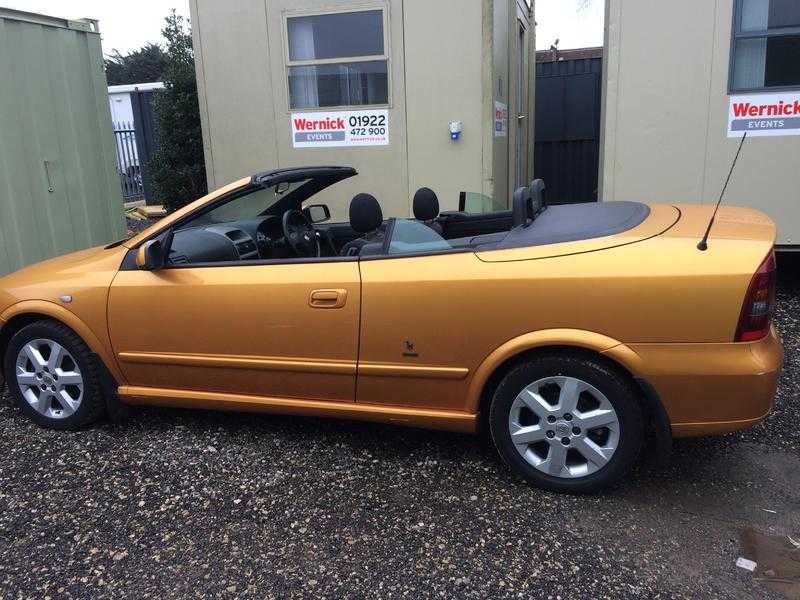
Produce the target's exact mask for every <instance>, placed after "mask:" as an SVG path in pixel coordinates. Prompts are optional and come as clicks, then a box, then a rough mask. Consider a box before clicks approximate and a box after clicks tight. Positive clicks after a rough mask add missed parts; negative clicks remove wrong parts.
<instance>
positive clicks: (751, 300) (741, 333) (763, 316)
mask: <svg viewBox="0 0 800 600" xmlns="http://www.w3.org/2000/svg"><path fill="white" fill-rule="evenodd" d="M776 281H777V268H776V263H775V252H774V251H773V252H770V254H769V256H768V257H767V258H766V259H765V260H764V262H763V263H761V266H760V267H759V268H758V271H756V274H755V275H753V280H752V281H751V282H750V287H749V288H747V296H745V299H744V306H742V315H741V317H739V327H738V328H737V329H736V340H735V341H737V342H754V341H756V340H760V339H763V338H765V337H767V335H768V334H769V328H770V324H771V323H772V314H773V312H774V310H775V285H776Z"/></svg>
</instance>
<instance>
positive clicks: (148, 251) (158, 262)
mask: <svg viewBox="0 0 800 600" xmlns="http://www.w3.org/2000/svg"><path fill="white" fill-rule="evenodd" d="M136 266H137V267H138V268H139V269H140V270H142V271H157V270H158V269H160V268H162V267H163V266H164V247H163V245H162V244H161V240H150V241H149V242H145V243H144V244H142V245H141V246H139V250H137V252H136Z"/></svg>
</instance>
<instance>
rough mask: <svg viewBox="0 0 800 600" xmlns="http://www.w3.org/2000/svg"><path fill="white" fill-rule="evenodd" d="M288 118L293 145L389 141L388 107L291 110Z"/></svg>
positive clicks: (370, 144)
mask: <svg viewBox="0 0 800 600" xmlns="http://www.w3.org/2000/svg"><path fill="white" fill-rule="evenodd" d="M290 118H291V120H292V142H293V144H294V147H295V148H337V147H341V146H387V145H388V144H389V111H388V110H342V111H335V112H313V113H292V114H291V115H290Z"/></svg>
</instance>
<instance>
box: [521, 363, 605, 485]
mask: <svg viewBox="0 0 800 600" xmlns="http://www.w3.org/2000/svg"><path fill="white" fill-rule="evenodd" d="M508 428H509V433H510V434H511V441H512V443H513V444H514V447H515V448H516V449H517V452H519V454H520V455H521V456H522V458H523V459H524V460H525V461H526V462H527V463H529V464H530V465H532V466H533V467H535V468H536V469H538V470H539V471H541V472H543V473H545V474H547V475H550V476H552V477H559V478H565V479H574V478H578V477H585V476H587V475H591V474H593V473H596V472H597V471H599V470H600V469H602V468H603V467H605V466H606V465H607V464H608V462H609V461H610V460H611V458H612V456H613V455H614V452H615V451H616V450H617V447H618V446H619V440H620V423H619V417H618V416H617V412H616V411H615V410H614V407H613V405H612V404H611V402H610V401H609V400H608V398H607V397H606V396H605V395H604V394H603V393H602V392H601V391H600V390H598V389H597V388H596V387H594V386H592V385H591V384H589V383H587V382H586V381H583V380H580V379H576V378H574V377H565V376H558V377H546V378H544V379H539V380H538V381H535V382H533V383H531V384H530V385H528V386H527V387H526V388H525V389H523V390H522V391H521V392H520V393H519V394H518V395H517V397H516V398H515V399H514V402H513V403H512V405H511V410H510V412H509V416H508Z"/></svg>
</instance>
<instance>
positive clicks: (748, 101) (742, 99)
mask: <svg viewBox="0 0 800 600" xmlns="http://www.w3.org/2000/svg"><path fill="white" fill-rule="evenodd" d="M745 131H746V132H747V137H766V136H778V135H800V93H799V92H786V93H778V94H749V95H743V96H731V103H730V108H729V109H728V137H729V138H740V137H742V136H743V135H744V132H745Z"/></svg>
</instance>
